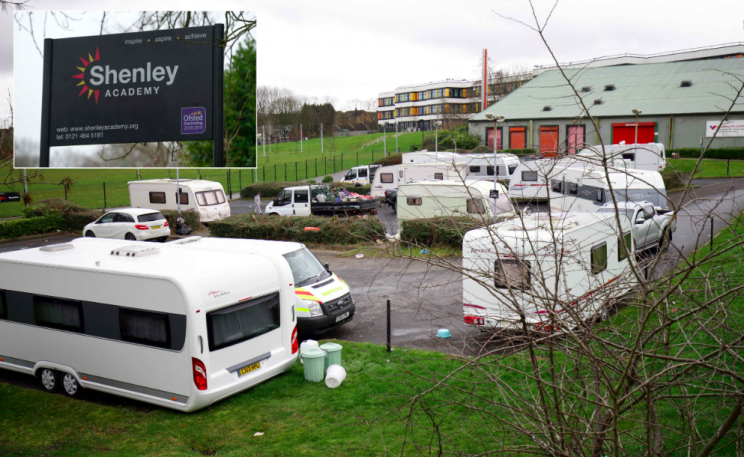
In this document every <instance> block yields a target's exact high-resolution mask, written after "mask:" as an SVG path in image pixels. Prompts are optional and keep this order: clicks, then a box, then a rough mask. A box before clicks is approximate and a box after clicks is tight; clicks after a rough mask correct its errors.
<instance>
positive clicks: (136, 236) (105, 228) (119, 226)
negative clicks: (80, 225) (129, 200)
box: [83, 208, 171, 241]
mask: <svg viewBox="0 0 744 457" xmlns="http://www.w3.org/2000/svg"><path fill="white" fill-rule="evenodd" d="M170 233H171V232H170V227H168V221H166V220H165V216H163V214H162V213H161V212H160V211H154V210H151V209H145V208H126V209H118V210H116V211H111V212H108V213H106V214H104V215H103V216H101V217H100V218H98V220H97V221H95V222H91V223H90V224H88V225H86V226H85V228H84V229H83V235H84V236H86V237H88V238H95V237H98V238H114V239H118V240H130V241H148V240H156V241H165V240H166V239H168V237H169V236H170Z"/></svg>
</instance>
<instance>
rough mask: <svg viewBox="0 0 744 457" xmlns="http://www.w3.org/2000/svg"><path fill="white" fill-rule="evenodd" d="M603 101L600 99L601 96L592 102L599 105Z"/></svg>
mask: <svg viewBox="0 0 744 457" xmlns="http://www.w3.org/2000/svg"><path fill="white" fill-rule="evenodd" d="M603 103H604V100H602V99H601V98H598V99H596V100H594V104H595V105H601V104H603Z"/></svg>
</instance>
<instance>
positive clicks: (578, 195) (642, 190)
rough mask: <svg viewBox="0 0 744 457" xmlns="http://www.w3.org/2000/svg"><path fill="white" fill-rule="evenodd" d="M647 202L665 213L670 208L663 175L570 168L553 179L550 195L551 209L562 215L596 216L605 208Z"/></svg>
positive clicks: (643, 171)
mask: <svg viewBox="0 0 744 457" xmlns="http://www.w3.org/2000/svg"><path fill="white" fill-rule="evenodd" d="M610 185H611V186H612V194H613V195H614V197H615V200H616V201H618V202H626V201H627V202H640V201H647V202H650V203H651V204H653V206H658V207H660V208H662V209H666V208H667V207H668V202H667V198H666V187H665V186H664V179H663V178H662V177H661V174H660V173H659V172H656V171H646V170H628V171H610V172H609V173H606V172H605V170H604V168H600V167H594V166H588V167H581V166H578V167H577V166H569V167H566V168H564V169H562V170H560V172H559V173H557V174H555V175H553V176H552V177H551V179H550V186H548V192H549V194H550V206H551V207H552V208H554V209H557V210H560V211H582V212H590V213H593V212H596V211H597V210H598V209H599V208H600V207H601V206H602V205H604V204H605V203H608V202H612V195H610Z"/></svg>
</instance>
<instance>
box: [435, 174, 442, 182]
mask: <svg viewBox="0 0 744 457" xmlns="http://www.w3.org/2000/svg"><path fill="white" fill-rule="evenodd" d="M434 179H436V180H437V181H444V173H434Z"/></svg>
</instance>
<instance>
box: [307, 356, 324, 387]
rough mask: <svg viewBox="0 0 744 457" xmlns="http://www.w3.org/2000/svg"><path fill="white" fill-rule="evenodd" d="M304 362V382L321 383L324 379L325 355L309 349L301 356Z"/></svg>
mask: <svg viewBox="0 0 744 457" xmlns="http://www.w3.org/2000/svg"><path fill="white" fill-rule="evenodd" d="M302 359H303V360H304V361H305V363H304V365H303V366H304V368H305V380H307V381H310V382H321V381H323V378H325V359H326V353H325V352H324V351H322V350H320V349H310V350H309V351H307V352H305V353H304V354H302Z"/></svg>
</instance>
